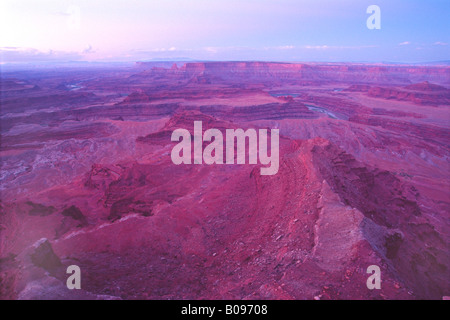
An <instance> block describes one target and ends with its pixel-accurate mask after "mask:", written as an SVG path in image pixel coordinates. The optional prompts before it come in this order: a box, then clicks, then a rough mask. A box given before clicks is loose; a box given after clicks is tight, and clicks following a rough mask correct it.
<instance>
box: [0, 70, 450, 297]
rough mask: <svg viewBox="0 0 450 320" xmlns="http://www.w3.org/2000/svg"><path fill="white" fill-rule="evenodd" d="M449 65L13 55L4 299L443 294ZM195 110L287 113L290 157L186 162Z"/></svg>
mask: <svg viewBox="0 0 450 320" xmlns="http://www.w3.org/2000/svg"><path fill="white" fill-rule="evenodd" d="M449 80H450V68H449V67H417V66H416V67H413V66H389V65H360V64H335V65H330V64H328V65H317V64H280V63H262V62H253V63H250V62H247V63H245V62H242V63H240V62H224V63H220V62H214V63H186V64H184V63H178V64H173V65H172V64H166V63H153V64H152V63H138V64H136V65H133V66H120V67H119V66H102V67H95V68H94V67H66V68H62V69H45V68H42V69H32V70H29V71H6V72H3V73H2V78H1V118H0V120H1V122H0V124H1V127H0V130H1V144H0V157H1V172H0V179H1V186H0V187H1V189H0V192H1V193H0V199H1V207H0V210H1V211H0V298H2V299H442V297H443V296H448V295H450V293H449V289H450V286H449V279H450V272H449V266H450V264H449V261H450V260H449V250H448V243H449V230H450V229H449V221H450V220H449V212H450V210H449V209H450V202H449V194H450V185H449V184H450V180H449V178H450V176H449V172H450V171H449V169H450V168H449V155H450V153H449V151H450V150H449V141H450V122H449V120H450V112H449V111H450V109H449V105H450V90H449V89H448V87H447V86H448V84H449V83H450V81H449ZM194 121H202V123H203V130H207V129H209V128H218V129H226V128H243V129H247V128H277V129H279V130H280V167H279V171H278V173H277V174H276V175H273V176H261V175H260V170H259V167H260V165H259V164H257V165H249V164H246V165H205V164H203V165H184V164H181V165H174V164H173V163H172V161H171V158H170V152H171V150H172V148H173V147H174V145H175V144H176V143H174V142H171V141H170V136H171V133H172V132H173V130H175V129H177V128H185V129H188V130H190V131H191V132H192V130H193V123H194ZM69 265H78V266H79V267H80V269H81V274H82V280H81V288H82V289H81V290H68V289H67V287H66V279H67V276H68V275H67V274H66V268H67V266H69ZM370 265H378V266H380V268H381V272H382V287H381V290H369V289H368V288H367V287H366V280H367V277H368V274H367V273H366V269H367V267H368V266H370Z"/></svg>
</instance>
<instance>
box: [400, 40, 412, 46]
mask: <svg viewBox="0 0 450 320" xmlns="http://www.w3.org/2000/svg"><path fill="white" fill-rule="evenodd" d="M409 44H411V42H409V41H404V42H400V43H399V44H398V45H399V46H407V45H409Z"/></svg>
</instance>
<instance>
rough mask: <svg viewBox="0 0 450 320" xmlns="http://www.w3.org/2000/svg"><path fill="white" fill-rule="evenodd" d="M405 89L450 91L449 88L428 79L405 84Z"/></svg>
mask: <svg viewBox="0 0 450 320" xmlns="http://www.w3.org/2000/svg"><path fill="white" fill-rule="evenodd" d="M405 89H408V90H414V91H447V92H450V90H449V89H447V88H446V87H443V86H439V85H437V84H433V83H430V82H428V81H424V82H420V83H414V84H411V85H409V86H406V87H405Z"/></svg>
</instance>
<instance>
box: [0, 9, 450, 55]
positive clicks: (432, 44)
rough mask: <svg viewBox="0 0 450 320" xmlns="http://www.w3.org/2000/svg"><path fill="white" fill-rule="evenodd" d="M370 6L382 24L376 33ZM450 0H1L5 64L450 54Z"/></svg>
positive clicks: (0, 40) (0, 38) (1, 44)
mask: <svg viewBox="0 0 450 320" xmlns="http://www.w3.org/2000/svg"><path fill="white" fill-rule="evenodd" d="M370 5H377V6H378V7H379V8H380V20H379V21H380V27H381V28H380V29H369V28H368V27H367V24H366V21H367V19H368V18H369V17H370V16H371V14H372V12H371V13H367V8H368V7H369V6H370ZM449 16H450V0H369V1H366V0H158V1H155V0H123V1H119V0H53V1H52V0H1V2H0V53H1V62H2V63H6V62H39V61H145V60H155V59H162V60H187V59H192V60H264V61H319V62H324V61H328V62H402V63H413V62H431V61H443V60H450V19H448V17H449Z"/></svg>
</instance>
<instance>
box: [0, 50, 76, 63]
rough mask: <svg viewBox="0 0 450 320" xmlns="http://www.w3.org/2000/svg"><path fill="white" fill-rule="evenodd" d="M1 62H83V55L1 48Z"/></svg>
mask: <svg viewBox="0 0 450 320" xmlns="http://www.w3.org/2000/svg"><path fill="white" fill-rule="evenodd" d="M0 60H1V62H2V63H19V62H49V61H52V62H58V61H79V60H83V55H82V54H81V53H79V52H66V51H54V50H49V51H45V52H44V51H39V50H37V49H34V48H18V47H0Z"/></svg>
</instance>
